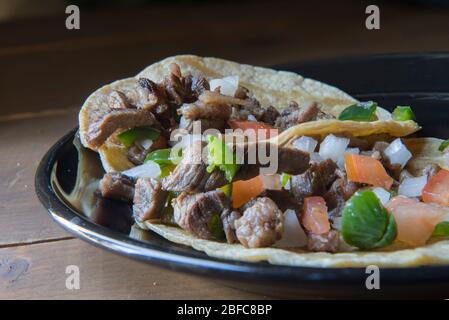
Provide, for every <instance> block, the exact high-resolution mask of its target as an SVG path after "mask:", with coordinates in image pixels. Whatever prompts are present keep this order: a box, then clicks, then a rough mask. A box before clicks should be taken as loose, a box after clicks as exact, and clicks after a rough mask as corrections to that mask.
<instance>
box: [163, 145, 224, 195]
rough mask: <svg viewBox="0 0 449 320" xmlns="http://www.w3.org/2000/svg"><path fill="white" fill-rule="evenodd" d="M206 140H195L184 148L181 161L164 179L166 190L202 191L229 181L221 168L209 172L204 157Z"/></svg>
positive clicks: (212, 188)
mask: <svg viewBox="0 0 449 320" xmlns="http://www.w3.org/2000/svg"><path fill="white" fill-rule="evenodd" d="M205 148H206V142H204V141H194V142H193V143H192V145H190V146H189V147H188V148H186V149H185V150H184V155H183V158H182V160H181V162H180V163H179V164H178V165H177V166H176V168H175V170H173V172H172V173H171V174H170V175H169V176H167V177H165V178H164V179H162V186H163V188H164V189H165V190H169V191H175V192H182V191H185V192H201V191H209V190H214V189H216V188H218V187H221V186H223V185H225V184H226V183H227V180H226V178H225V176H224V173H223V172H222V171H221V170H218V169H216V170H214V171H213V172H212V173H209V172H207V166H208V164H207V163H206V161H205V160H204V159H203V158H204V157H203V153H204V152H205V151H204V150H205Z"/></svg>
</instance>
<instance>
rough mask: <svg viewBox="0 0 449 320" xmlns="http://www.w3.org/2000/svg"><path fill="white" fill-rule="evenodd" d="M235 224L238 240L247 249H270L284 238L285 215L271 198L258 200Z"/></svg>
mask: <svg viewBox="0 0 449 320" xmlns="http://www.w3.org/2000/svg"><path fill="white" fill-rule="evenodd" d="M234 224H235V228H236V235H237V238H238V239H239V241H240V243H241V244H243V245H244V246H245V247H247V248H261V247H269V246H271V245H272V244H274V243H275V242H276V240H279V239H280V238H281V236H282V232H283V230H284V215H283V213H282V211H281V210H279V208H278V207H277V205H276V204H275V203H274V202H273V200H271V199H270V198H266V197H264V198H257V199H256V201H255V203H254V204H253V205H252V206H251V207H249V208H247V209H246V210H245V211H244V212H243V216H242V217H241V218H240V219H237V220H235V223H234Z"/></svg>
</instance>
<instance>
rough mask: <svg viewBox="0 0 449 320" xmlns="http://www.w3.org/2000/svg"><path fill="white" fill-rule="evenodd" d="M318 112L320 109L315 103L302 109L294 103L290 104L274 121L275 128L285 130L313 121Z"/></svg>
mask: <svg viewBox="0 0 449 320" xmlns="http://www.w3.org/2000/svg"><path fill="white" fill-rule="evenodd" d="M319 112H320V109H319V108H318V104H317V103H316V102H313V103H311V104H309V105H307V106H304V107H299V106H298V104H297V103H296V102H291V103H290V104H289V106H288V107H287V108H286V109H284V110H282V112H281V115H280V116H279V117H278V118H277V119H276V123H275V127H277V128H279V129H281V130H285V129H287V128H289V127H292V126H294V125H297V124H300V123H303V122H308V121H312V120H315V119H316V118H317V116H318V113H319Z"/></svg>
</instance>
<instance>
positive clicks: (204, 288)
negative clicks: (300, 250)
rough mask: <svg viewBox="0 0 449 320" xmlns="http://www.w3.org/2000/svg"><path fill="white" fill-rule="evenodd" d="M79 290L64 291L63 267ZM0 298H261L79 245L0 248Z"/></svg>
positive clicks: (59, 243) (71, 242) (72, 242)
mask: <svg viewBox="0 0 449 320" xmlns="http://www.w3.org/2000/svg"><path fill="white" fill-rule="evenodd" d="M69 265H76V266H78V267H79V271H80V289H79V290H68V289H67V288H66V286H65V283H66V279H67V276H68V275H67V274H66V273H65V271H66V267H67V266H69ZM0 298H1V299H263V298H266V297H264V296H262V295H258V294H253V293H247V292H243V291H240V290H237V289H232V288H228V287H225V286H223V284H219V283H217V282H214V281H213V280H210V279H206V278H199V277H196V276H192V275H188V274H184V273H175V272H173V271H169V270H164V269H162V268H160V267H155V266H151V265H146V264H143V263H140V262H136V261H132V260H129V259H127V258H125V257H121V256H118V255H115V254H112V253H109V252H106V251H104V250H101V249H99V248H96V247H93V246H91V245H89V244H87V243H85V242H83V241H81V240H78V239H73V240H64V241H56V242H50V243H42V244H34V245H26V246H20V247H14V248H3V249H0Z"/></svg>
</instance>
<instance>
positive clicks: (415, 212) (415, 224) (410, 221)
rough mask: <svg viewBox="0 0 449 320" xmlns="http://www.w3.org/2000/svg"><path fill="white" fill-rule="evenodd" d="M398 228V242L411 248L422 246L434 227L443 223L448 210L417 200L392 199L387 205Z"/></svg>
mask: <svg viewBox="0 0 449 320" xmlns="http://www.w3.org/2000/svg"><path fill="white" fill-rule="evenodd" d="M387 209H388V210H390V212H391V213H392V214H393V216H394V219H395V221H396V225H397V228H398V237H397V238H398V240H400V241H402V242H405V243H407V244H409V245H412V246H421V245H424V244H425V243H426V242H427V240H429V238H430V237H431V236H432V233H433V230H434V229H435V226H436V225H437V224H438V223H440V222H442V221H444V220H445V219H446V217H447V215H448V213H449V209H448V208H444V207H441V206H439V205H436V204H426V203H423V202H419V201H418V200H417V199H411V198H406V197H403V196H397V197H394V198H393V199H392V200H391V201H390V202H388V204H387Z"/></svg>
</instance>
